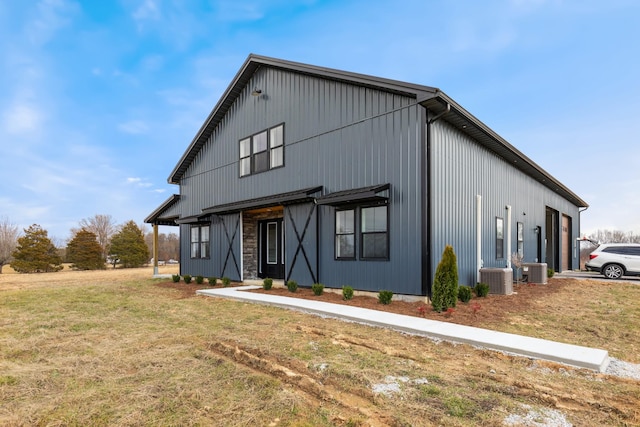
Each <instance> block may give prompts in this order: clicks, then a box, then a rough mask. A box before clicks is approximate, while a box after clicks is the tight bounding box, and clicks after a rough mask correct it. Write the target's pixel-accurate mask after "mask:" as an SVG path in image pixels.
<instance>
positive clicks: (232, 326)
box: [0, 266, 640, 426]
mask: <svg viewBox="0 0 640 427" xmlns="http://www.w3.org/2000/svg"><path fill="white" fill-rule="evenodd" d="M175 269H176V267H175V266H168V267H161V271H160V272H161V273H172V272H176V271H177V270H175ZM5 273H7V271H6V270H5ZM150 276H151V269H150V268H145V269H135V270H133V269H132V270H115V271H113V270H107V271H104V272H73V271H68V272H67V271H65V272H60V273H50V274H38V275H18V274H2V275H0V401H2V406H0V425H8V426H22V425H25V426H26V425H43V426H44V425H52V426H55V425H121V426H129V425H131V426H133V425H226V426H268V425H274V426H276V425H282V426H284V425H293V426H329V425H363V426H364V425H396V426H408V425H418V426H419V425H453V426H456V425H464V426H471V425H501V424H503V421H504V420H505V418H506V417H507V416H508V415H509V414H521V415H524V414H526V413H527V412H528V411H529V410H530V409H527V408H526V407H525V406H523V405H529V406H530V407H531V408H533V409H537V410H539V411H541V412H540V414H543V412H542V411H544V410H553V411H558V412H557V413H559V414H561V416H564V417H565V418H566V419H567V420H568V421H570V422H572V423H573V424H574V425H581V426H601V425H638V424H640V415H639V413H638V402H639V401H640V391H639V390H640V387H638V385H639V384H638V382H637V381H630V380H624V379H620V378H611V377H607V376H604V375H600V374H595V373H593V372H589V371H585V370H577V369H575V370H574V369H569V368H566V367H562V366H558V365H553V364H549V363H539V362H535V361H531V360H528V359H525V358H519V357H510V356H506V355H502V354H499V353H495V352H490V351H485V350H477V349H473V348H471V347H468V346H462V345H461V346H454V345H451V344H447V343H439V344H438V343H434V342H432V341H429V340H427V339H424V338H419V337H413V336H406V335H403V334H399V333H396V332H392V331H388V330H383V329H377V328H371V327H366V326H363V325H357V324H351V323H344V322H340V321H337V320H332V319H321V318H317V317H313V316H310V315H305V314H302V313H296V312H289V311H285V310H281V309H277V308H272V307H264V306H256V305H250V304H244V303H238V302H231V301H225V300H220V299H214V298H205V297H189V298H185V297H184V293H182V292H180V291H178V290H175V289H170V288H164V287H159V286H157V285H156V284H157V282H158V281H154V280H151V279H149V277H150ZM616 298H617V297H616ZM621 298H622V301H623V302H624V298H623V297H621ZM616 301H617V299H615V298H613V297H611V298H610V299H609V300H607V302H606V304H611V306H609V309H610V308H611V307H612V306H613V305H614V304H617V302H616ZM637 301H638V300H637V298H636V299H635V302H634V303H629V305H630V307H627V306H625V307H620V310H621V311H620V312H616V313H614V314H616V315H617V316H621V315H624V316H627V318H628V319H631V318H632V317H629V316H637V310H638V302H637ZM595 307H596V308H594V309H593V310H594V311H593V312H591V311H590V313H597V307H599V305H596V306H595ZM606 307H607V306H604V305H603V306H602V310H603V313H604V312H606V310H607V308H606ZM575 310H578V311H579V312H581V308H580V307H565V309H564V310H558V316H559V317H563V316H565V317H569V316H576V312H575ZM563 313H564V314H563ZM621 313H622V314H621ZM629 313H631V314H629ZM523 316H526V319H531V322H529V323H535V322H542V321H543V320H544V319H537V320H536V319H534V318H530V317H529V316H534V311H532V312H530V313H529V312H528V313H523ZM594 316H595V314H594ZM575 319H576V318H575V317H574V324H577V323H578V322H576V321H575ZM597 320H598V319H597V318H594V322H593V325H595V326H593V325H592V326H591V327H592V328H597ZM582 322H585V321H584V320H583V321H582ZM567 324H569V322H567ZM511 326H513V325H511ZM511 326H510V327H511ZM550 329H553V328H550ZM554 333H555V332H554ZM612 335H613V334H612ZM619 335H620V336H621V337H622V336H623V335H624V334H623V333H622V334H619ZM615 340H616V344H615V345H616V346H618V347H624V348H620V349H619V351H620V354H624V353H625V352H627V351H629V348H628V347H625V344H624V339H623V338H615ZM618 340H620V341H619V342H618ZM623 358H624V357H623ZM380 385H389V386H391V388H392V389H393V387H395V386H396V385H397V389H398V390H399V391H398V392H396V393H392V394H389V395H384V394H379V393H374V386H380ZM540 418H541V419H544V415H540Z"/></svg>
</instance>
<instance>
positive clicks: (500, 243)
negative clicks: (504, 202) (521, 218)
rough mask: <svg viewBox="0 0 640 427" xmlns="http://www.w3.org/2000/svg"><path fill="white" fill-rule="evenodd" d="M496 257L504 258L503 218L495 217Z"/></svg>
mask: <svg viewBox="0 0 640 427" xmlns="http://www.w3.org/2000/svg"><path fill="white" fill-rule="evenodd" d="M496 258H497V259H502V258H504V219H503V218H500V217H496Z"/></svg>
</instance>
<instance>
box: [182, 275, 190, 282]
mask: <svg viewBox="0 0 640 427" xmlns="http://www.w3.org/2000/svg"><path fill="white" fill-rule="evenodd" d="M182 278H183V279H184V283H191V276H190V275H188V274H185V275H184V276H182Z"/></svg>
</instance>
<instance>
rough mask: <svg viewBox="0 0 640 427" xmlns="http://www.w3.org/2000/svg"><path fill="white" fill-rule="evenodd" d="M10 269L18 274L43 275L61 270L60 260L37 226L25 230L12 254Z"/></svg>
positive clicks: (46, 236) (53, 247)
mask: <svg viewBox="0 0 640 427" xmlns="http://www.w3.org/2000/svg"><path fill="white" fill-rule="evenodd" d="M12 256H13V261H11V268H13V269H14V270H15V271H17V272H18V273H45V272H53V271H60V270H62V258H60V255H58V250H57V249H56V247H55V246H54V245H53V243H52V242H51V240H50V239H49V237H48V235H47V231H46V230H43V229H42V227H40V226H39V225H37V224H33V225H32V226H30V227H29V228H25V230H24V236H22V237H20V238H19V239H18V245H17V246H16V249H15V251H14V252H13V254H12Z"/></svg>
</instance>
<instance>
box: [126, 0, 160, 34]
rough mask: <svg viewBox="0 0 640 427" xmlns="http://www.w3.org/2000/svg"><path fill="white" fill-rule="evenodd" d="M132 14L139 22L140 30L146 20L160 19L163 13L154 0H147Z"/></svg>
mask: <svg viewBox="0 0 640 427" xmlns="http://www.w3.org/2000/svg"><path fill="white" fill-rule="evenodd" d="M131 16H132V17H133V19H134V20H135V21H136V22H137V23H138V30H139V31H140V30H142V29H143V26H144V23H145V22H146V21H158V20H159V19H160V17H161V13H160V10H159V9H158V5H157V4H156V2H155V1H154V0H145V1H144V2H143V3H142V4H141V5H140V6H139V7H138V8H137V9H136V10H135V12H133V14H132V15H131Z"/></svg>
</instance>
